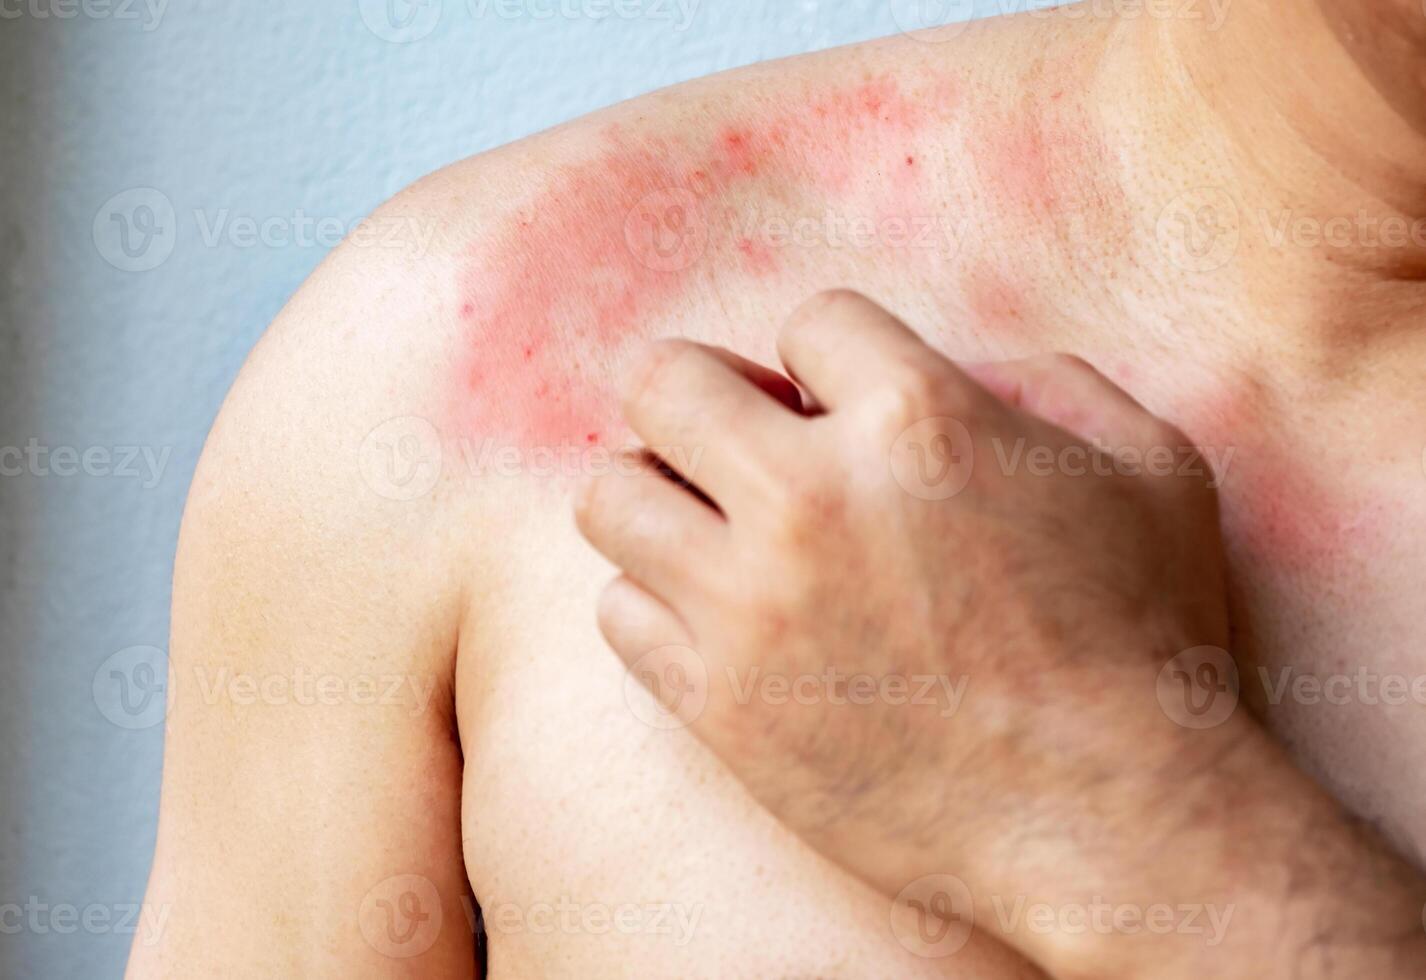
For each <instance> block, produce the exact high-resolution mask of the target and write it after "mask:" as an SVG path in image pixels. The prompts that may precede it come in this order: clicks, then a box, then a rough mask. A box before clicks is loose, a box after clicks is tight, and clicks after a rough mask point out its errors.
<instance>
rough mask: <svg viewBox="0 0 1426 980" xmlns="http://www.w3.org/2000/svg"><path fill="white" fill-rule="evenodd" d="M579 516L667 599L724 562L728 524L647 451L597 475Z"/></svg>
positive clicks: (591, 536)
mask: <svg viewBox="0 0 1426 980" xmlns="http://www.w3.org/2000/svg"><path fill="white" fill-rule="evenodd" d="M575 522H576V524H577V525H578V526H579V531H580V533H581V534H583V535H584V537H585V539H586V540H588V541H589V543H590V544H591V545H593V546H594V548H595V550H596V551H598V552H599V553H600V554H602V555H604V557H606V558H608V559H609V560H610V561H611V562H613V563H614V564H615V565H616V566H618V567H619V569H620V570H621V571H623V572H624V573H625V574H627V575H629V576H631V577H632V578H634V579H636V580H637V581H639V582H640V583H642V585H643V586H644V588H646V589H647V590H648V591H649V592H651V593H652V594H654V595H656V596H658V597H659V598H660V599H662V600H663V601H665V602H669V603H674V602H675V601H676V597H678V596H680V595H683V594H686V593H687V591H688V590H693V589H697V588H698V587H699V585H700V583H702V582H703V581H704V579H705V578H706V576H707V573H708V571H709V570H710V569H713V568H717V567H719V565H720V561H719V556H721V555H722V553H723V551H724V549H725V548H726V540H725V539H726V530H727V525H726V524H725V523H724V521H723V519H722V518H721V517H720V516H719V515H718V514H717V512H716V511H714V510H712V509H711V508H709V507H708V506H707V505H706V504H704V503H702V502H700V501H699V500H698V499H697V498H696V497H694V496H693V495H692V494H690V493H688V491H686V490H684V489H682V488H680V487H678V486H676V485H675V484H674V483H672V482H671V481H670V480H668V479H667V478H666V477H665V476H664V475H663V474H662V473H661V472H660V471H659V468H658V465H657V463H656V461H654V460H653V459H651V458H649V457H647V456H645V457H642V458H640V459H639V460H637V462H636V463H635V464H634V465H631V466H620V467H616V468H615V469H613V470H611V471H609V472H606V473H603V474H600V475H598V476H595V477H592V478H591V479H589V480H588V481H586V482H585V484H584V485H583V486H582V487H581V488H580V491H579V494H578V496H577V497H576V500H575Z"/></svg>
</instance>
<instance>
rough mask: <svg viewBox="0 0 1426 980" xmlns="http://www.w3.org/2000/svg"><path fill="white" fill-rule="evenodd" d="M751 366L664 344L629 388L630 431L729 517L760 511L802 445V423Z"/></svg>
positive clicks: (693, 347) (637, 369)
mask: <svg viewBox="0 0 1426 980" xmlns="http://www.w3.org/2000/svg"><path fill="white" fill-rule="evenodd" d="M749 363H750V362H747V361H744V360H743V359H742V358H735V357H733V356H732V355H729V354H727V353H726V352H715V351H714V350H712V349H711V348H708V347H704V346H702V345H700V344H693V343H689V342H687V341H660V342H658V343H656V344H653V345H651V347H650V348H649V350H648V352H647V353H646V354H645V355H644V356H643V357H642V358H640V359H639V361H638V362H637V363H636V364H635V366H634V368H633V370H632V371H631V373H630V378H629V381H628V383H626V385H625V395H624V415H625V417H626V418H627V419H628V421H629V425H630V427H631V428H632V429H633V430H634V432H635V433H637V434H638V435H639V437H640V438H642V439H643V440H644V441H645V442H646V443H647V444H648V445H649V447H650V448H651V449H652V450H653V451H654V452H655V453H657V454H658V456H659V457H660V458H661V459H663V461H664V462H665V463H667V464H668V466H670V467H671V468H672V469H674V470H676V471H677V472H678V473H680V474H681V475H682V476H683V477H684V478H685V479H687V480H688V481H689V482H690V483H692V484H694V485H695V486H697V487H698V488H699V489H700V490H702V491H703V492H704V493H706V494H707V495H708V496H709V497H711V498H712V499H713V500H714V501H716V502H717V504H718V506H719V507H720V508H721V509H723V510H724V511H725V512H727V511H729V510H730V509H736V508H737V507H739V506H740V505H741V504H748V505H751V506H756V504H757V502H758V501H760V500H761V499H763V498H764V497H765V496H766V494H767V492H768V490H769V487H770V486H771V485H772V484H775V483H777V482H780V481H779V480H778V478H777V477H776V476H775V474H774V470H776V469H777V467H778V464H779V463H780V462H781V461H783V460H785V459H786V458H787V457H788V455H789V453H790V452H791V450H792V449H793V448H795V446H796V445H797V442H798V441H799V440H798V438H797V435H796V427H797V426H798V425H800V424H802V422H803V420H802V419H801V418H800V417H799V416H797V415H796V414H794V413H793V412H791V411H789V410H788V406H787V404H786V403H780V402H779V401H777V400H774V399H773V398H770V397H769V396H768V394H767V393H766V391H765V390H764V388H763V387H762V386H761V383H760V381H759V380H758V379H757V378H755V379H750V378H749V377H748V375H747V374H746V373H744V372H745V369H747V368H748V366H749ZM768 373H769V374H770V373H771V372H768ZM758 378H760V379H761V382H767V381H768V379H767V378H766V377H765V376H764V375H761V374H760V375H758Z"/></svg>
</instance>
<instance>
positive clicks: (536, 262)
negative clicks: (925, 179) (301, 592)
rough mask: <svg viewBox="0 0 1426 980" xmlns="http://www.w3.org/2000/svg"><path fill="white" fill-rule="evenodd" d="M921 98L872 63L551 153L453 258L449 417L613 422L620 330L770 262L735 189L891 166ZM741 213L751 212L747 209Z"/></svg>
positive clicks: (549, 434) (514, 438) (623, 334)
mask: <svg viewBox="0 0 1426 980" xmlns="http://www.w3.org/2000/svg"><path fill="white" fill-rule="evenodd" d="M933 111H938V109H937V107H924V106H922V105H921V104H918V103H917V102H915V101H913V100H911V99H909V98H907V97H906V96H905V95H903V94H902V92H901V90H900V88H899V86H898V84H897V82H896V81H895V80H893V79H889V78H876V79H873V80H870V81H867V82H864V83H862V84H859V85H855V86H852V87H850V88H846V89H837V90H833V91H827V92H817V93H811V94H808V95H806V96H805V97H803V98H801V99H800V100H799V101H798V102H797V103H796V104H792V105H784V106H781V107H779V108H778V109H776V110H775V111H771V112H767V113H763V114H759V115H757V116H756V117H753V118H746V119H740V120H739V121H738V122H736V123H730V124H727V125H725V126H723V127H721V128H720V129H718V130H716V131H715V133H714V134H713V136H712V137H711V139H710V138H707V137H705V138H703V139H702V140H699V139H695V138H691V137H690V138H684V137H682V136H679V135H659V134H648V133H643V132H637V133H636V132H633V131H631V130H630V129H629V128H628V127H621V126H617V125H616V126H609V127H606V128H605V130H604V131H603V132H602V134H601V146H600V149H599V151H598V152H597V153H595V154H594V155H593V156H592V157H591V158H589V159H586V160H584V161H582V162H579V163H576V164H573V165H568V166H562V167H559V168H558V169H557V170H556V171H555V172H554V174H553V175H552V176H551V178H550V179H549V180H548V181H547V183H546V184H545V186H544V187H543V188H542V189H541V190H540V191H539V192H538V193H537V194H535V196H534V197H533V198H532V199H530V200H529V201H527V202H526V203H525V204H524V206H523V207H521V208H519V209H518V210H517V211H516V212H515V213H514V214H513V215H511V216H509V217H508V218H506V219H504V220H503V222H502V223H501V225H500V226H499V227H498V228H497V229H496V230H495V233H494V235H493V236H491V237H490V238H489V239H485V240H482V241H481V242H479V243H477V244H475V245H473V246H472V247H471V248H470V249H469V250H468V254H467V258H466V260H465V262H464V265H463V268H462V271H461V276H460V281H459V282H458V283H457V290H458V294H457V295H458V298H457V299H456V303H455V308H456V309H458V310H459V312H460V321H461V323H462V325H463V328H464V331H465V337H464V340H463V343H462V347H461V353H460V355H459V358H458V364H457V370H458V384H457V393H456V396H455V399H454V401H455V409H454V411H455V414H456V419H455V421H456V426H457V429H458V431H459V433H460V434H462V435H471V434H475V435H479V436H481V437H486V438H491V437H494V438H500V439H502V440H506V441H508V442H510V443H512V444H514V445H516V446H518V447H521V448H525V449H534V448H560V447H565V446H571V445H587V444H589V443H597V442H602V441H603V440H604V439H605V438H606V437H609V436H610V434H611V433H618V432H621V431H622V426H621V425H620V423H619V420H618V417H617V407H616V400H615V399H614V398H613V397H612V392H611V386H612V379H613V377H614V374H615V373H616V371H617V369H618V367H619V364H620V362H621V360H622V359H623V357H624V355H625V353H626V351H627V348H628V346H629V345H630V344H631V343H632V342H634V341H637V340H640V339H646V338H651V337H653V336H655V335H657V334H658V333H659V332H660V317H661V315H662V314H666V313H667V312H668V311H669V310H670V308H671V307H672V306H673V305H674V303H675V301H676V300H678V299H679V298H680V297H681V296H684V295H685V294H687V293H688V292H689V291H690V290H692V289H695V288H697V287H698V286H700V285H707V284H709V283H711V282H712V281H713V279H714V278H715V277H716V276H717V275H718V273H719V272H720V271H722V272H726V270H727V269H730V268H731V269H732V270H734V271H736V272H740V273H742V274H746V275H751V276H757V277H762V276H770V275H773V274H775V273H776V272H777V271H778V268H779V256H778V255H776V254H775V252H774V250H773V248H771V247H769V245H768V244H767V243H766V242H765V241H762V240H759V239H757V238H755V237H752V236H750V235H749V234H748V233H747V230H746V227H745V224H746V223H745V222H743V221H742V219H741V218H740V215H739V214H738V202H740V201H744V200H747V199H751V200H753V201H757V200H759V194H760V192H761V193H763V194H766V195H770V197H771V198H773V199H776V198H777V197H779V196H786V195H787V194H788V193H789V188H790V193H792V194H794V195H795V194H797V193H799V192H803V191H807V192H815V193H817V194H819V195H821V196H822V197H824V198H829V199H836V195H838V194H840V193H841V192H843V191H844V190H845V189H847V188H848V187H849V185H850V184H851V182H852V180H853V178H854V177H861V176H863V175H865V174H867V173H875V172H876V171H878V170H885V169H886V168H887V167H889V166H891V165H892V164H896V165H897V169H898V170H900V171H901V174H900V175H899V176H900V177H901V179H903V180H907V179H912V178H908V177H907V176H906V173H907V171H908V169H909V170H911V171H913V172H914V171H915V170H917V169H918V168H914V167H911V168H908V167H907V166H906V165H905V164H903V163H902V161H903V160H907V159H908V151H909V150H910V149H911V145H912V144H911V139H912V137H913V136H914V135H915V134H916V132H917V131H918V130H919V129H920V128H921V127H922V125H923V124H924V123H925V122H926V121H927V120H928V118H930V114H931V113H932V112H933ZM755 217H756V215H755Z"/></svg>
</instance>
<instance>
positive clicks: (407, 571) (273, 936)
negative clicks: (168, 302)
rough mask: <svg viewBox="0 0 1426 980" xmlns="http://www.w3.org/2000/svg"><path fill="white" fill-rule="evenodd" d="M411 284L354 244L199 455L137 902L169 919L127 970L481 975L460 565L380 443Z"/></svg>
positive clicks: (307, 293) (390, 412)
mask: <svg viewBox="0 0 1426 980" xmlns="http://www.w3.org/2000/svg"><path fill="white" fill-rule="evenodd" d="M415 271H416V267H415V266H414V265H407V264H404V263H403V262H401V261H400V260H399V259H397V260H396V261H393V257H392V256H373V255H369V254H362V253H361V252H360V251H357V250H353V249H352V248H350V247H349V246H348V247H344V249H343V250H341V251H340V252H339V253H338V254H337V255H335V256H333V258H332V259H331V260H330V261H329V262H328V263H327V264H326V265H325V266H324V267H323V269H322V270H320V271H319V272H318V273H317V274H316V275H315V276H314V278H313V280H312V281H311V282H309V284H308V285H307V286H305V287H304V289H303V291H302V292H301V293H300V294H299V295H298V297H297V298H296V299H294V301H293V303H292V304H291V305H290V306H289V308H288V309H287V310H286V311H284V313H283V314H282V316H281V317H280V318H279V320H278V321H277V323H275V324H274V326H273V327H272V329H271V330H270V331H269V332H268V334H267V336H266V337H265V338H264V340H263V341H262V343H261V344H260V345H259V347H258V349H257V350H256V351H255V352H254V354H253V356H252V357H251V359H250V360H249V363H248V364H247V366H246V367H245V369H244V370H243V372H242V374H241V377H240V378H239V381H238V382H237V384H236V385H235V387H234V389H233V391H232V392H231V394H230V396H229V398H228V400H227V403H226V404H225V406H224V408H223V411H222V413H221V415H220V417H219V419H218V421H217V423H216V425H215V427H214V430H213V432H212V434H211V436H210V438H209V441H208V445H207V447H206V448H205V451H204V454H203V459H202V461H201V463H200V466H199V468H198V472H197V475H196V477H195V479H194V483H193V487H192V489H191V492H190V496H189V501H188V505H187V508H186V511H185V516H184V523H183V529H182V533H181V538H180V544H179V552H178V557H177V561H176V566H175V581H174V597H173V614H172V635H171V647H170V684H171V690H172V695H171V699H170V707H169V714H168V719H167V741H166V756H165V760H164V776H163V794H162V802H161V807H160V821H159V839H158V845H157V851H156V855H155V861H154V868H153V872H152V875H151V880H150V884H149V892H148V896H147V902H148V903H149V905H150V906H152V907H155V908H156V909H157V910H158V911H161V912H162V913H163V914H164V916H165V927H164V929H163V930H162V933H161V938H160V939H159V941H158V942H156V943H155V944H153V945H152V946H149V945H146V944H145V943H144V942H143V941H142V939H141V940H140V941H137V942H136V944H135V948H134V952H133V956H132V959H131V964H130V974H131V975H133V976H145V977H146V976H169V975H183V976H189V975H194V974H212V975H219V974H221V975H232V976H250V975H251V976H257V975H263V976H278V975H283V976H288V975H292V976H299V975H300V976H325V975H333V976H343V977H346V976H352V975H362V976H366V975H373V976H384V975H405V974H408V973H409V974H412V975H420V976H430V975H443V974H454V975H469V974H470V973H471V972H472V970H473V964H474V956H473V952H472V945H473V935H472V929H471V927H470V917H469V916H470V910H471V906H470V904H469V899H468V897H467V895H468V886H467V884H466V880H465V874H464V869H463V865H462V861H461V839H460V800H459V794H460V773H461V755H460V750H459V745H458V739H457V736H456V732H455V728H454V709H453V693H452V684H453V667H454V663H453V661H454V655H455V649H456V646H457V640H458V632H459V623H460V617H461V612H460V610H461V593H462V588H463V583H462V580H461V575H460V572H459V569H458V568H456V567H455V563H456V560H457V559H456V557H455V553H456V552H457V550H458V548H456V547H453V546H452V540H451V536H450V535H448V534H446V533H445V514H446V508H445V506H444V504H443V500H444V497H443V494H442V492H441V490H440V489H439V488H434V487H433V488H431V490H430V491H429V492H426V493H422V494H419V495H414V496H412V495H409V494H408V493H407V492H406V490H409V489H410V484H409V481H408V482H407V483H402V482H401V479H402V474H400V473H396V472H395V471H393V470H391V469H390V466H391V462H392V460H391V458H390V457H389V455H387V454H388V453H389V452H391V451H392V449H393V447H392V446H391V444H390V443H391V439H392V432H393V430H392V429H391V428H390V427H389V426H388V427H386V428H385V429H383V428H382V423H384V422H386V421H387V420H388V419H391V418H393V417H415V416H421V415H422V414H426V413H428V407H427V406H426V405H425V404H423V402H424V401H425V399H426V398H427V396H428V388H429V385H428V384H427V379H426V378H425V377H424V376H423V374H424V371H425V370H426V369H425V368H424V367H423V365H427V364H429V362H430V359H431V357H432V356H433V351H432V350H431V347H430V345H431V344H433V343H439V339H438V338H439V331H438V330H433V329H431V326H430V324H429V323H427V322H425V319H426V318H428V317H429V313H427V312H426V311H424V310H422V309H421V308H420V304H417V303H411V302H407V301H406V300H404V299H403V297H402V294H401V293H400V292H399V291H398V290H394V289H392V288H391V284H392V282H393V281H394V280H393V277H400V278H402V279H409V276H410V275H412V274H413V273H414V272H415ZM398 434H399V433H398ZM395 451H397V452H401V451H402V450H401V448H400V447H396V449H395ZM408 462H410V463H411V464H413V465H417V466H419V465H420V464H421V461H420V459H419V458H413V459H412V460H410V461H408ZM383 467H385V469H383ZM418 479H424V477H421V476H420V474H418ZM403 488H406V489H403ZM415 489H420V486H419V485H418V486H416V488H415Z"/></svg>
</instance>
